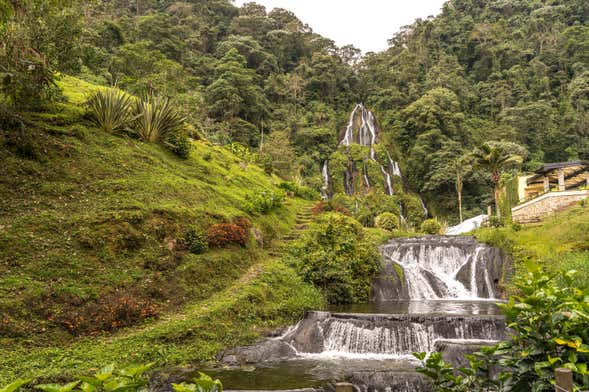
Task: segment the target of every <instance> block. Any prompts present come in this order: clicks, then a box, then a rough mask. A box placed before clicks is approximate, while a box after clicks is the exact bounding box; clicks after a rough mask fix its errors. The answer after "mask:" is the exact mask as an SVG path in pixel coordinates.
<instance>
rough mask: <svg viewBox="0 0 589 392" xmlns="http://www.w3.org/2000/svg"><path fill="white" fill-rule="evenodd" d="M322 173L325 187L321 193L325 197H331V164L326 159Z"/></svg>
mask: <svg viewBox="0 0 589 392" xmlns="http://www.w3.org/2000/svg"><path fill="white" fill-rule="evenodd" d="M321 175H322V176H323V187H322V189H321V191H322V192H321V193H322V195H323V198H324V199H327V198H329V164H328V161H327V160H326V161H325V162H323V169H322V170H321Z"/></svg>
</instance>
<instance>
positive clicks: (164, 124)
mask: <svg viewBox="0 0 589 392" xmlns="http://www.w3.org/2000/svg"><path fill="white" fill-rule="evenodd" d="M132 118H133V120H132V123H131V129H132V130H133V132H134V133H135V134H136V135H137V136H138V137H139V138H140V139H142V140H144V141H146V142H165V141H166V140H168V138H170V137H173V135H178V134H180V133H181V132H182V127H183V125H184V117H182V115H181V114H180V113H179V112H178V111H177V110H176V109H175V107H174V106H173V104H172V103H171V102H170V100H169V99H168V98H165V97H161V96H158V95H155V94H148V95H146V96H145V97H144V98H143V99H140V100H136V101H135V104H134V105H133V110H132Z"/></svg>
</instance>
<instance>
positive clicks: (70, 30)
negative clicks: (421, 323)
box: [0, 0, 589, 221]
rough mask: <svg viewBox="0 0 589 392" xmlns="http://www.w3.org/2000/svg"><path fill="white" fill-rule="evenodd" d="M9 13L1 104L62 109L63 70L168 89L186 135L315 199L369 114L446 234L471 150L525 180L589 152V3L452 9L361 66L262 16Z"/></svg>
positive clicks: (19, 7) (468, 191) (451, 5)
mask: <svg viewBox="0 0 589 392" xmlns="http://www.w3.org/2000/svg"><path fill="white" fill-rule="evenodd" d="M13 3H14V4H15V6H14V7H11V4H12V2H7V1H6V0H5V4H4V6H3V9H4V10H5V12H4V13H3V14H4V15H5V18H4V21H3V23H2V25H1V26H2V27H0V29H1V30H0V31H2V34H3V36H4V37H5V39H4V40H3V41H4V44H3V48H2V52H1V53H0V55H1V56H2V64H3V66H2V72H3V75H4V76H3V78H2V80H3V81H4V82H3V92H4V94H5V97H6V102H5V105H6V104H9V105H13V106H15V107H21V108H25V107H26V106H27V105H28V106H31V105H37V104H38V103H39V102H40V101H39V100H41V99H53V100H59V96H58V95H59V94H58V92H57V91H56V89H55V88H54V87H53V78H54V77H57V78H59V76H54V75H57V74H54V72H59V73H64V74H69V75H75V76H78V77H80V78H82V79H84V80H87V81H90V82H93V83H97V84H101V85H111V86H112V85H116V86H118V87H119V88H122V89H123V90H125V91H128V92H130V93H132V94H144V93H145V92H146V91H157V92H158V93H159V94H162V95H166V96H169V97H173V98H174V100H175V102H176V103H177V105H178V107H179V108H181V111H182V113H183V114H184V115H185V116H186V117H187V118H188V120H189V123H190V125H191V128H190V129H188V130H187V131H186V132H187V133H188V136H191V137H199V136H202V137H205V138H207V139H209V140H211V141H214V142H218V143H222V144H229V143H240V144H242V145H244V146H247V147H249V148H251V149H253V150H255V151H256V152H259V154H260V158H259V159H260V160H261V161H263V162H265V163H264V164H265V165H267V166H268V167H271V170H273V171H274V172H276V173H278V174H279V175H281V176H283V177H285V178H289V179H293V178H296V179H298V180H301V181H303V182H304V183H306V184H307V185H310V186H311V187H314V188H316V189H319V188H320V186H321V176H320V172H321V165H322V164H323V162H324V161H325V160H327V159H328V158H329V156H330V155H331V154H332V153H333V152H334V151H335V150H336V149H337V145H338V142H339V141H340V140H341V135H342V132H343V128H345V122H346V119H347V117H348V113H349V112H350V111H351V110H352V109H353V107H354V105H355V104H356V103H359V102H365V103H366V105H367V106H368V107H369V108H370V109H372V110H373V111H374V112H375V114H376V117H377V118H378V120H379V122H380V124H379V125H380V126H381V128H382V129H383V130H384V137H383V138H384V139H386V140H384V141H383V142H384V143H385V145H386V147H387V148H388V149H389V150H390V151H391V152H393V151H394V154H395V156H396V157H397V158H398V160H399V161H400V162H401V167H402V169H404V171H407V173H409V175H408V181H409V185H410V187H411V188H412V189H413V191H415V192H417V193H419V194H421V195H422V196H423V197H424V199H425V200H426V202H427V204H428V205H431V207H432V211H433V212H434V213H435V214H436V215H440V216H447V217H448V219H449V220H450V221H456V219H457V203H456V196H455V190H454V177H455V176H454V172H455V171H456V161H457V160H459V158H460V157H461V156H463V155H464V153H465V152H466V151H471V150H472V149H473V148H475V147H477V146H479V145H481V144H483V143H484V142H488V141H497V142H503V143H507V145H508V147H509V149H510V150H511V151H513V152H515V153H518V154H519V155H521V156H523V157H524V168H525V169H527V170H533V169H536V168H537V167H538V165H539V164H541V163H543V162H559V161H566V160H574V159H586V158H587V154H588V151H589V142H588V135H587V129H588V122H589V120H588V118H589V117H588V116H589V115H588V112H587V111H588V110H589V109H588V105H589V76H588V75H589V74H588V72H589V70H588V69H587V62H588V58H587V56H588V54H587V53H589V31H588V28H587V17H588V16H587V15H588V13H589V10H588V8H589V5H587V3H586V2H584V1H581V0H578V1H527V0H521V1H520V0H517V1H492V2H488V1H474V0H453V1H450V2H448V3H446V4H445V5H444V7H443V10H442V12H441V14H440V15H438V16H436V17H431V18H428V19H424V20H417V21H416V22H415V23H413V24H412V25H409V26H406V27H405V28H404V29H403V30H402V31H400V32H399V33H398V34H396V35H395V36H394V37H392V38H391V39H390V42H389V43H390V47H389V49H388V50H386V51H384V52H381V53H368V54H366V55H365V56H362V53H361V52H360V51H359V50H358V49H356V48H354V47H353V46H351V45H350V46H344V47H341V48H340V47H337V46H336V45H335V44H334V42H333V41H331V40H329V39H327V38H325V37H322V36H320V35H318V34H316V33H314V32H313V30H312V29H311V27H309V26H308V25H306V24H305V23H304V22H302V21H300V20H299V19H298V18H297V17H296V16H295V15H294V14H293V13H292V12H290V11H287V10H284V9H273V10H266V9H265V7H263V6H260V5H257V4H255V3H247V4H246V5H244V6H243V7H241V8H237V7H236V6H234V5H233V4H231V2H229V1H226V0H206V1H205V0H200V1H175V2H173V1H155V0H153V1H151V0H142V1H123V0H117V1H114V0H113V1H85V2H79V3H78V2H67V1H65V2H63V1H57V2H55V1H49V2H47V1H23V2H13ZM36 20H37V21H38V20H42V21H43V23H29V22H33V21H36ZM23 48H26V49H27V50H21V49H23ZM17 50H20V55H19V56H18V57H13V56H11V54H13V53H14V51H17ZM31 66H34V67H35V69H34V72H29V71H27V70H28V69H29V68H30V67H31ZM460 170H464V193H465V196H464V200H465V208H466V210H467V211H468V212H467V215H475V214H476V212H480V211H481V210H482V209H484V206H485V204H486V203H488V202H489V200H490V196H489V192H488V186H487V185H488V183H489V181H490V180H489V178H487V177H486V176H484V175H481V174H480V173H476V172H473V171H472V170H469V167H468V165H466V167H462V168H461V169H460ZM434 195H435V196H436V197H435V198H434V197H433V196H434Z"/></svg>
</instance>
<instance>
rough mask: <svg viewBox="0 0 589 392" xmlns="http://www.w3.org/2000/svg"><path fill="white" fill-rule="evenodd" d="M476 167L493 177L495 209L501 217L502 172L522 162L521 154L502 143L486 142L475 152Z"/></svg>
mask: <svg viewBox="0 0 589 392" xmlns="http://www.w3.org/2000/svg"><path fill="white" fill-rule="evenodd" d="M472 155H473V158H474V168H475V169H477V170H484V171H486V172H488V173H490V174H491V178H492V179H493V198H494V199H495V211H497V217H499V218H500V217H501V211H500V210H499V196H500V188H499V182H500V180H501V173H503V172H504V171H505V169H507V168H508V167H509V166H511V165H513V164H517V163H521V162H522V157H520V156H519V155H514V154H510V153H509V152H508V151H506V150H505V148H504V147H503V146H502V145H501V144H489V143H485V144H483V145H482V146H481V147H479V148H477V149H476V150H475V151H474V152H473V154H472Z"/></svg>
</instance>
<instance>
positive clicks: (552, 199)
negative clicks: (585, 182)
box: [511, 190, 589, 223]
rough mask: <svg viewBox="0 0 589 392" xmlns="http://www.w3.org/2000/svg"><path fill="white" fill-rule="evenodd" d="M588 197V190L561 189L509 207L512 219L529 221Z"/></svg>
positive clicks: (521, 221) (522, 221)
mask: <svg viewBox="0 0 589 392" xmlns="http://www.w3.org/2000/svg"><path fill="white" fill-rule="evenodd" d="M587 197H589V190H584V191H563V192H551V193H547V194H544V195H542V196H540V197H537V198H536V199H533V200H530V201H528V202H525V203H523V204H520V205H518V206H515V207H513V208H512V209H511V214H512V217H513V221H514V222H517V223H531V222H538V221H540V220H542V218H544V217H545V216H547V215H549V214H551V213H553V212H556V211H559V210H562V209H563V208H566V207H569V206H571V205H573V204H575V203H578V202H579V201H581V200H583V199H586V198H587Z"/></svg>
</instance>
